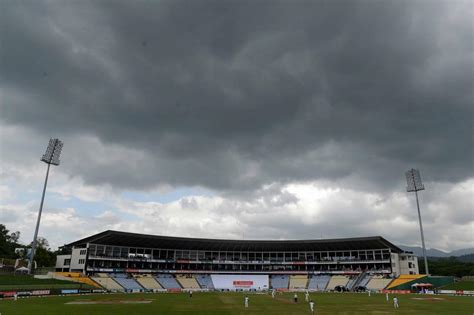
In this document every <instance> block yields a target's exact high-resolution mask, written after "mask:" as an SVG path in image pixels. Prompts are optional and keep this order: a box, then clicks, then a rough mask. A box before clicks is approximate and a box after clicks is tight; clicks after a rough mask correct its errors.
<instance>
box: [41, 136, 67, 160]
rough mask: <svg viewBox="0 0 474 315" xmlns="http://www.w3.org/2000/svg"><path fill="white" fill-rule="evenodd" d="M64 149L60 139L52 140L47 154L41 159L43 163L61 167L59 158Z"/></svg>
mask: <svg viewBox="0 0 474 315" xmlns="http://www.w3.org/2000/svg"><path fill="white" fill-rule="evenodd" d="M62 148H63V143H62V142H61V141H60V140H59V139H50V140H49V144H48V148H47V149H46V153H45V154H44V155H43V157H42V158H41V161H43V162H46V163H48V164H53V165H59V163H60V161H59V157H60V155H61V150H62Z"/></svg>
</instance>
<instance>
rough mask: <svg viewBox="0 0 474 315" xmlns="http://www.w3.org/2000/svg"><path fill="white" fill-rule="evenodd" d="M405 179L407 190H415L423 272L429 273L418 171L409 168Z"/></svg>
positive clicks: (421, 188) (421, 185)
mask: <svg viewBox="0 0 474 315" xmlns="http://www.w3.org/2000/svg"><path fill="white" fill-rule="evenodd" d="M405 177H406V179H407V192H415V196H416V207H417V209H418V221H419V222H420V233H421V245H422V246H423V258H424V259H425V273H426V274H427V275H428V274H430V272H429V270H428V259H427V258H426V247H425V236H424V234H423V224H422V223H421V213H420V203H419V202H418V191H420V190H425V187H424V186H423V183H422V182H421V176H420V171H419V170H416V169H413V168H412V169H411V170H409V171H406V172H405Z"/></svg>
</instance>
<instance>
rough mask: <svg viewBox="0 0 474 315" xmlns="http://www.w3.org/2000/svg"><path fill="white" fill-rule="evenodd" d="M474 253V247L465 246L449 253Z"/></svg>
mask: <svg viewBox="0 0 474 315" xmlns="http://www.w3.org/2000/svg"><path fill="white" fill-rule="evenodd" d="M471 254H474V248H463V249H458V250H453V251H452V252H451V253H449V256H464V255H471Z"/></svg>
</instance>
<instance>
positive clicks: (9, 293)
mask: <svg viewBox="0 0 474 315" xmlns="http://www.w3.org/2000/svg"><path fill="white" fill-rule="evenodd" d="M15 294H16V291H7V292H0V295H3V297H13V296H14V295H15Z"/></svg>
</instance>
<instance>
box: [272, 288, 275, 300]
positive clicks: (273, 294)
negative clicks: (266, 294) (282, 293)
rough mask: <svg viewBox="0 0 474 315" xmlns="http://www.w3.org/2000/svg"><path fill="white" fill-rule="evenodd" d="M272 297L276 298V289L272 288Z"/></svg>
mask: <svg viewBox="0 0 474 315" xmlns="http://www.w3.org/2000/svg"><path fill="white" fill-rule="evenodd" d="M272 298H275V289H273V290H272Z"/></svg>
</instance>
